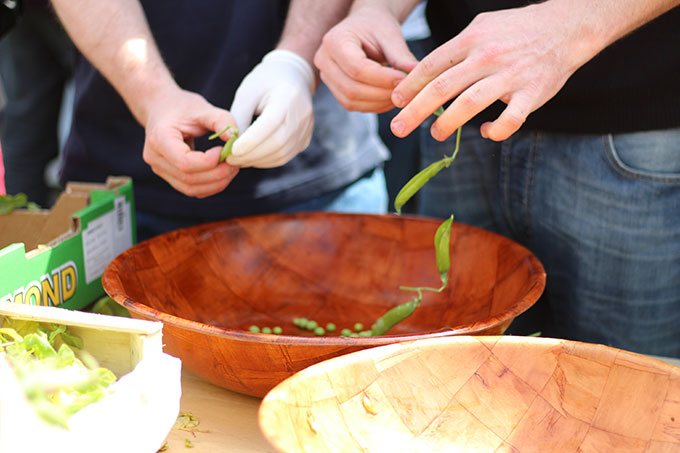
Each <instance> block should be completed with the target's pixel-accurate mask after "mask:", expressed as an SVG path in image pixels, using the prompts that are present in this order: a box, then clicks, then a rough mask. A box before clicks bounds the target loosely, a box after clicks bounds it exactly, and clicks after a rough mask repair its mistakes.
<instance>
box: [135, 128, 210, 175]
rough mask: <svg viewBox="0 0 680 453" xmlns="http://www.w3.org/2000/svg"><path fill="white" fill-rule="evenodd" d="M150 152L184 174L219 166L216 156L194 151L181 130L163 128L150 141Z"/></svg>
mask: <svg viewBox="0 0 680 453" xmlns="http://www.w3.org/2000/svg"><path fill="white" fill-rule="evenodd" d="M148 146H149V148H150V149H149V151H151V152H153V153H155V154H156V155H157V156H158V159H159V160H165V161H167V162H168V163H169V164H170V165H171V166H173V167H175V168H177V169H179V170H180V171H181V172H183V173H198V172H202V171H206V170H210V169H212V168H214V167H215V165H216V164H217V162H216V160H215V158H214V156H213V155H212V154H209V153H204V152H202V151H194V150H192V149H191V148H190V147H189V145H188V144H187V143H185V141H184V138H183V137H182V134H181V132H180V131H179V130H177V129H174V128H163V129H162V130H160V131H157V132H155V133H154V134H153V137H151V138H150V139H149V143H148Z"/></svg>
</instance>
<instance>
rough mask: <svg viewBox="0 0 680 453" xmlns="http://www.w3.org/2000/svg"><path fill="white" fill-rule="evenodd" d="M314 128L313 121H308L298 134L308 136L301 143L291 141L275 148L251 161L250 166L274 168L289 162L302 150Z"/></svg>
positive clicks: (309, 140) (305, 146)
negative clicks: (279, 147) (280, 147)
mask: <svg viewBox="0 0 680 453" xmlns="http://www.w3.org/2000/svg"><path fill="white" fill-rule="evenodd" d="M313 128H314V124H313V123H309V124H308V125H307V126H306V127H305V128H304V130H303V131H301V132H302V133H301V134H300V136H302V137H308V139H307V140H306V141H305V142H302V143H291V144H289V146H286V147H284V148H282V149H279V150H277V151H276V152H274V153H271V154H268V155H266V156H264V157H263V158H261V159H258V160H257V161H254V162H251V163H250V166H252V167H255V168H275V167H281V166H283V165H285V164H287V163H288V162H290V161H291V160H292V159H293V158H294V157H295V156H297V155H298V154H299V153H300V152H301V151H304V150H305V149H306V148H307V147H308V146H309V143H310V142H311V137H312V129H313Z"/></svg>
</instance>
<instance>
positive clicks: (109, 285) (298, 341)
mask: <svg viewBox="0 0 680 453" xmlns="http://www.w3.org/2000/svg"><path fill="white" fill-rule="evenodd" d="M282 217H283V218H314V217H345V218H365V217H399V218H404V219H408V220H410V221H420V222H428V223H432V222H437V223H439V222H441V219H438V218H434V217H427V216H420V215H399V216H397V215H396V214H392V213H388V214H355V213H342V212H296V213H272V214H261V215H255V216H248V217H235V218H232V219H225V220H219V221H215V222H208V223H202V224H199V225H193V226H190V227H185V228H180V229H177V230H173V231H170V232H167V233H164V234H161V235H158V236H155V237H153V238H151V239H147V240H146V241H142V242H140V243H138V244H135V245H133V246H132V247H130V248H128V249H127V250H125V251H123V252H122V253H121V254H119V255H118V256H117V257H116V258H114V259H113V260H112V261H111V262H110V263H109V264H108V265H107V266H106V268H105V269H104V272H103V274H102V278H101V280H102V286H103V287H104V290H105V292H106V293H107V294H108V295H109V296H110V297H111V298H112V299H114V300H115V301H116V302H117V303H119V304H121V305H122V306H124V307H125V308H127V309H128V310H129V311H130V312H131V313H134V314H136V315H138V316H141V317H143V318H147V319H152V320H154V321H160V322H163V324H165V325H169V326H172V327H177V328H181V329H186V330H190V331H193V332H196V333H200V334H207V335H211V336H215V337H221V338H225V339H230V340H239V341H247V342H257V343H269V344H294V345H315V346H318V345H319V343H322V344H323V345H328V346H351V345H355V344H361V345H372V346H378V345H384V344H388V343H394V342H410V341H416V340H422V339H426V338H437V337H447V336H460V335H471V334H473V333H474V332H480V331H483V330H487V329H491V328H494V327H497V326H499V325H502V324H503V323H505V322H507V321H508V320H510V319H514V318H515V317H517V316H518V315H519V314H521V313H523V312H524V311H526V310H527V309H528V308H530V307H531V306H532V305H533V304H534V303H535V302H536V301H537V300H538V298H539V297H540V296H541V294H542V293H543V290H544V289H545V283H546V272H545V269H544V267H543V264H542V263H541V262H540V261H539V260H538V258H537V257H536V256H535V255H534V254H533V252H531V251H530V250H529V249H528V248H526V247H524V246H523V245H522V244H519V243H518V242H515V241H514V240H512V239H510V238H507V237H505V236H502V235H500V234H498V233H495V232H493V231H489V230H485V229H482V228H479V227H475V226H472V225H468V224H465V223H461V222H457V221H454V224H456V225H458V226H459V227H461V226H462V227H463V228H467V229H471V230H478V231H483V232H484V234H489V235H493V236H497V237H500V238H502V240H503V241H507V242H509V243H511V244H513V246H515V247H518V248H520V249H523V250H524V251H526V252H527V257H526V258H525V259H524V261H525V262H526V263H527V265H528V266H529V267H530V268H531V269H533V271H534V272H533V273H532V275H531V278H530V280H529V284H530V287H529V289H528V290H527V292H526V294H525V295H524V297H522V299H520V300H519V301H518V302H517V303H516V304H515V306H514V307H513V308H512V309H511V310H508V311H506V312H503V313H501V314H499V315H498V316H495V317H493V318H492V320H487V322H474V323H468V324H464V325H461V326H457V327H456V328H450V329H441V330H435V331H430V332H421V333H414V334H394V335H382V336H376V337H341V336H321V337H317V336H302V335H286V334H266V333H255V332H249V331H245V330H240V329H231V328H226V327H220V326H214V325H211V324H205V323H202V322H199V321H193V320H190V319H186V318H181V317H178V316H175V315H172V314H169V313H165V312H162V311H160V310H157V309H155V308H152V307H150V306H148V305H146V304H144V303H142V302H140V301H137V300H134V299H132V298H130V297H128V296H126V295H125V294H124V293H123V291H122V284H121V282H120V279H119V278H118V277H117V274H118V273H119V272H120V271H121V268H122V267H123V264H124V262H125V261H126V260H128V259H129V257H130V255H133V254H134V253H135V252H136V251H137V250H139V249H140V248H142V247H146V244H148V243H149V242H150V241H153V240H158V239H159V238H167V237H169V236H171V235H177V234H190V233H191V232H193V231H202V230H210V229H213V228H215V227H223V226H225V225H228V224H233V223H238V222H243V221H246V222H247V221H250V220H258V219H262V220H267V219H280V218H282Z"/></svg>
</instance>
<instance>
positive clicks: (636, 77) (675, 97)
mask: <svg viewBox="0 0 680 453" xmlns="http://www.w3.org/2000/svg"><path fill="white" fill-rule="evenodd" d="M528 3H536V2H535V1H527V0H466V1H462V2H459V1H450V0H428V5H427V12H426V15H427V19H428V24H429V25H430V29H431V32H432V36H433V38H434V40H435V42H436V45H441V44H443V43H445V42H446V41H448V40H449V39H451V38H452V37H454V36H455V35H457V34H458V33H460V32H461V31H462V30H463V29H464V28H465V27H466V26H467V25H468V24H469V23H470V21H471V20H472V19H474V17H475V16H476V15H477V14H479V13H481V12H485V11H495V10H500V9H509V8H517V7H521V6H526V5H527V4H528ZM679 49H680V7H678V8H674V9H672V10H670V11H669V12H667V13H666V14H664V15H662V16H660V17H658V18H656V19H655V20H653V21H651V22H650V23H648V24H646V25H644V26H642V27H641V28H639V29H638V30H635V31H634V32H632V33H630V34H629V35H627V36H625V37H624V38H622V39H620V40H619V41H617V42H615V43H614V44H612V45H611V46H609V47H608V48H606V49H604V50H603V51H602V52H601V53H600V54H598V55H596V56H595V57H594V58H593V59H592V60H590V61H589V62H587V63H586V64H585V65H583V66H582V67H581V68H579V69H578V70H577V71H576V72H575V73H574V74H573V75H572V76H571V77H570V78H569V80H567V82H566V84H565V85H564V87H563V88H562V89H561V90H560V91H559V92H558V93H557V95H555V97H553V98H552V99H551V100H549V101H548V102H547V103H546V104H545V105H543V106H542V107H541V108H539V109H538V110H536V111H535V112H533V113H532V114H530V115H529V117H528V118H527V121H526V123H525V124H524V125H523V126H522V128H523V129H540V130H546V131H555V132H574V133H625V132H635V131H642V130H654V129H666V128H673V127H680V51H679ZM504 107H505V104H502V103H501V102H500V101H499V102H497V103H496V104H494V105H492V106H491V107H489V109H487V110H486V111H485V112H482V114H480V115H479V116H478V117H477V118H475V119H474V120H473V121H472V123H473V124H477V125H479V124H481V123H483V122H484V121H489V120H493V119H495V118H496V117H497V116H498V114H499V113H500V112H501V111H502V109H503V108H504Z"/></svg>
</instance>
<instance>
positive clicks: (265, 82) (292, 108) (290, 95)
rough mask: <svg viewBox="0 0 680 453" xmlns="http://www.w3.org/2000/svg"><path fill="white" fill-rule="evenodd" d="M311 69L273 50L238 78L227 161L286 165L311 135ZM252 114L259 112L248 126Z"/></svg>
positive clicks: (243, 164)
mask: <svg viewBox="0 0 680 453" xmlns="http://www.w3.org/2000/svg"><path fill="white" fill-rule="evenodd" d="M313 90H314V72H313V71H312V68H311V66H310V65H309V63H307V61H306V60H305V59H304V58H302V57H300V56H299V55H297V54H295V53H293V52H290V51H288V50H273V51H271V52H269V53H268V54H267V55H265V56H264V58H263V59H262V61H261V62H260V63H259V64H258V65H257V66H255V67H254V68H253V70H252V71H250V73H249V74H248V75H246V77H245V78H244V79H243V81H242V82H241V85H240V86H239V87H238V89H237V90H236V94H235V95H234V102H233V103H232V105H231V109H230V112H231V114H232V115H233V116H234V118H235V119H236V124H237V125H238V128H239V131H240V136H239V138H238V139H237V140H236V141H235V142H234V147H233V148H232V154H231V156H229V158H227V163H229V165H233V166H238V167H257V168H272V167H280V166H281V165H284V164H286V163H287V162H288V161H290V160H291V159H292V158H293V157H295V156H296V155H297V154H298V153H299V152H300V151H302V150H303V149H305V148H306V147H307V146H308V145H309V142H310V140H311V138H312V129H313V128H314V116H313V112H312V91H313ZM253 115H259V116H258V118H257V120H256V121H255V122H254V123H253V124H252V125H251V124H250V122H251V121H252V117H253Z"/></svg>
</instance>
